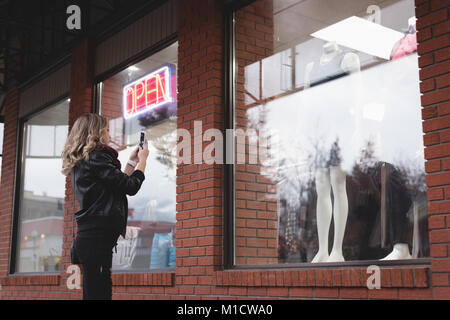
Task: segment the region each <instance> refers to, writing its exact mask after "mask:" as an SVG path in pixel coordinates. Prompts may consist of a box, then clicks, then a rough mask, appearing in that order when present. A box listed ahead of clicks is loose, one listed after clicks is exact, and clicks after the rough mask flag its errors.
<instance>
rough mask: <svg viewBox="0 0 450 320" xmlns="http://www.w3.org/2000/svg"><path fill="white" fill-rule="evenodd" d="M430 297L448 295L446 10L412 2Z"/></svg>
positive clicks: (436, 2) (437, 2)
mask: <svg viewBox="0 0 450 320" xmlns="http://www.w3.org/2000/svg"><path fill="white" fill-rule="evenodd" d="M416 17H417V18H418V20H417V30H418V35H417V40H418V43H419V44H418V54H419V56H420V57H419V67H420V69H421V70H420V80H421V83H420V91H421V92H422V93H423V95H422V107H423V109H422V118H423V120H424V122H423V131H424V134H425V135H424V144H425V159H426V163H425V170H426V173H427V176H426V183H427V186H428V193H427V198H428V201H429V203H428V214H429V217H428V223H429V239H430V255H431V258H432V262H431V269H432V286H433V298H434V299H450V172H449V171H448V170H449V169H450V129H449V127H450V20H449V17H450V8H449V6H448V1H441V0H416Z"/></svg>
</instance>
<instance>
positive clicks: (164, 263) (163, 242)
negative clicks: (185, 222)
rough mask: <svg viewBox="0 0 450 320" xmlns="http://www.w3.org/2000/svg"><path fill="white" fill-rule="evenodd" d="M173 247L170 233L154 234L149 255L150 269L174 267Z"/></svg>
mask: <svg viewBox="0 0 450 320" xmlns="http://www.w3.org/2000/svg"><path fill="white" fill-rule="evenodd" d="M174 264H175V246H174V244H173V238H172V232H169V233H155V235H154V236H153V244H152V249H151V255H150V269H163V268H168V267H171V266H172V265H173V266H174Z"/></svg>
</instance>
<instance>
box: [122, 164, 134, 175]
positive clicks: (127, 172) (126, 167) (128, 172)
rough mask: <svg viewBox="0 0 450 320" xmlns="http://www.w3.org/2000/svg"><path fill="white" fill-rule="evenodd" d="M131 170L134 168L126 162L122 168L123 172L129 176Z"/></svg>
mask: <svg viewBox="0 0 450 320" xmlns="http://www.w3.org/2000/svg"><path fill="white" fill-rule="evenodd" d="M133 171H134V168H133V167H132V166H131V165H130V164H129V163H127V165H126V166H125V170H123V172H125V173H126V174H127V175H129V176H131V174H132V173H133Z"/></svg>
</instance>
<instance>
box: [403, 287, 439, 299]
mask: <svg viewBox="0 0 450 320" xmlns="http://www.w3.org/2000/svg"><path fill="white" fill-rule="evenodd" d="M431 298H432V296H431V290H430V289H400V290H399V299H406V300H429V299H431Z"/></svg>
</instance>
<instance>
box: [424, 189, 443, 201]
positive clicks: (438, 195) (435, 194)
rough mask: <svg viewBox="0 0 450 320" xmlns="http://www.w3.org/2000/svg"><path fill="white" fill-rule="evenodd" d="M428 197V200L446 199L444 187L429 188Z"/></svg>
mask: <svg viewBox="0 0 450 320" xmlns="http://www.w3.org/2000/svg"><path fill="white" fill-rule="evenodd" d="M427 199H428V200H443V199H444V189H442V188H434V189H428V190H427Z"/></svg>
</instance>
